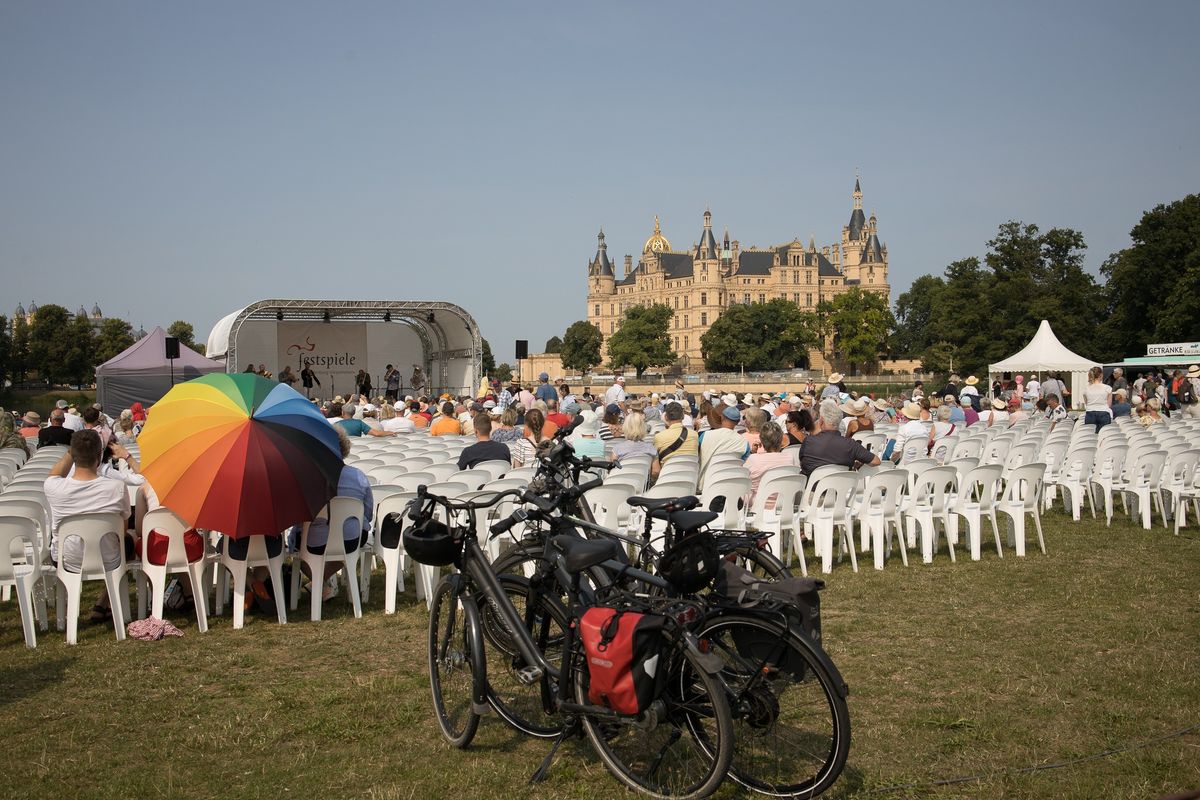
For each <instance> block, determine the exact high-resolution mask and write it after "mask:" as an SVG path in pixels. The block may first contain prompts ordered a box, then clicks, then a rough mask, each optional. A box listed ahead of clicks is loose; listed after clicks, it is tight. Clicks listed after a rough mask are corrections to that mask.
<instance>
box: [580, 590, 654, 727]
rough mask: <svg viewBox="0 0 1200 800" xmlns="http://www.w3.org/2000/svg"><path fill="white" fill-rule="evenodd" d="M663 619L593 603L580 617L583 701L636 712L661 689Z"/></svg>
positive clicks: (647, 703)
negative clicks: (585, 673) (584, 676)
mask: <svg viewBox="0 0 1200 800" xmlns="http://www.w3.org/2000/svg"><path fill="white" fill-rule="evenodd" d="M665 624H666V618H665V617H663V616H661V615H659V614H640V613H637V612H634V611H621V610H618V609H615V608H610V607H607V606H595V607H593V608H589V609H588V610H587V611H585V612H584V614H583V617H582V618H580V620H579V636H580V639H581V640H582V642H583V650H584V655H585V656H586V657H587V668H588V678H589V684H588V700H589V701H590V702H592V703H595V704H596V705H598V706H604V707H606V708H611V709H612V710H613V711H616V712H617V713H618V714H630V715H632V714H640V713H641V712H643V711H645V710H646V709H647V708H649V707H650V704H651V703H653V702H654V699H655V698H656V697H658V695H659V694H660V692H661V691H662V687H663V677H664V673H665V672H666V665H665V664H660V661H659V659H660V656H661V655H662V641H663V628H664V626H665Z"/></svg>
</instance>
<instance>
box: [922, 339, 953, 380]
mask: <svg viewBox="0 0 1200 800" xmlns="http://www.w3.org/2000/svg"><path fill="white" fill-rule="evenodd" d="M960 367H961V362H959V361H958V358H957V353H956V352H955V348H954V345H952V344H950V343H949V342H934V343H933V344H931V345H930V346H929V347H927V348H925V352H924V353H922V354H921V369H923V370H924V371H925V372H928V373H937V374H939V375H948V374H950V372H951V371H953V370H954V369H956V368H960Z"/></svg>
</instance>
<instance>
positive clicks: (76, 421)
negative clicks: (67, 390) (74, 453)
mask: <svg viewBox="0 0 1200 800" xmlns="http://www.w3.org/2000/svg"><path fill="white" fill-rule="evenodd" d="M63 427H64V428H66V429H67V430H69V431H71V432H75V431H81V430H83V417H81V416H79V411H78V410H77V409H76V408H75V407H74V406H71V407H70V408H68V409H67V416H66V417H65V418H63Z"/></svg>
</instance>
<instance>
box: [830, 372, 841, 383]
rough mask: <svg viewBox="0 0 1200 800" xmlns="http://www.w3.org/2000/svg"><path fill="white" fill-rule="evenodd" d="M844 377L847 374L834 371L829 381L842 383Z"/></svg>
mask: <svg viewBox="0 0 1200 800" xmlns="http://www.w3.org/2000/svg"><path fill="white" fill-rule="evenodd" d="M844 377H845V376H844V375H842V373H840V372H834V373H832V374H831V375H830V376H829V378H828V380H827V383H841V382H842V378H844Z"/></svg>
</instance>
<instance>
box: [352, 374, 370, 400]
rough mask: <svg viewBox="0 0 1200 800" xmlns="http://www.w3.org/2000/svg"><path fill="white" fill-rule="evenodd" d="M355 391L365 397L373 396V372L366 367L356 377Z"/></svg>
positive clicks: (365, 398)
mask: <svg viewBox="0 0 1200 800" xmlns="http://www.w3.org/2000/svg"><path fill="white" fill-rule="evenodd" d="M354 386H355V391H357V392H358V394H359V395H360V396H361V397H362V398H363V399H364V400H369V399H370V397H371V373H369V372H367V371H366V370H365V369H360V370H359V371H358V375H357V376H356V377H355V379H354Z"/></svg>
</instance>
